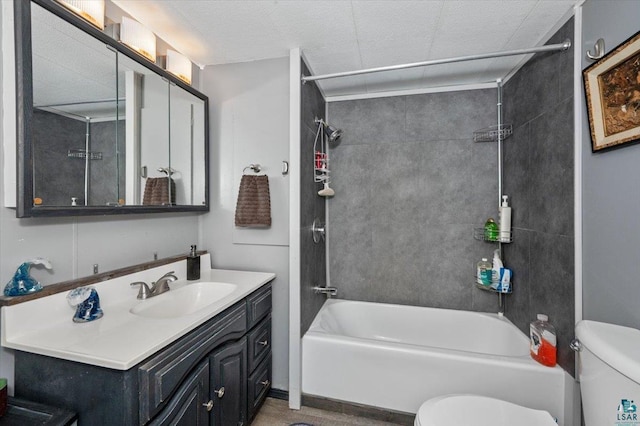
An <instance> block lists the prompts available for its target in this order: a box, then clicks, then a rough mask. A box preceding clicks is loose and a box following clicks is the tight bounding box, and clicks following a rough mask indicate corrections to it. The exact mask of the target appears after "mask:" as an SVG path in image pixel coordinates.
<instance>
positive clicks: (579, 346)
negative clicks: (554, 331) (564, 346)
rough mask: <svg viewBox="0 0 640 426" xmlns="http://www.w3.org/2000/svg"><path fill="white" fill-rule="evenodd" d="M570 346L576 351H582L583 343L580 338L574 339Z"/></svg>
mask: <svg viewBox="0 0 640 426" xmlns="http://www.w3.org/2000/svg"><path fill="white" fill-rule="evenodd" d="M569 348H571V350H572V351H574V352H580V351H581V350H582V343H581V342H580V340H578V339H573V340H572V341H571V343H569Z"/></svg>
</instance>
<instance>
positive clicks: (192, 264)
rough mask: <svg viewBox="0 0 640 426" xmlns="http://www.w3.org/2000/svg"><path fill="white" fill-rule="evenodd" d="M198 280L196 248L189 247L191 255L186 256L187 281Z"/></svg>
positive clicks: (198, 264)
mask: <svg viewBox="0 0 640 426" xmlns="http://www.w3.org/2000/svg"><path fill="white" fill-rule="evenodd" d="M199 279H200V256H198V255H197V254H196V246H195V245H193V246H191V253H189V256H187V280H190V281H193V280H199Z"/></svg>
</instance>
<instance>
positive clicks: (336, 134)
mask: <svg viewBox="0 0 640 426" xmlns="http://www.w3.org/2000/svg"><path fill="white" fill-rule="evenodd" d="M314 121H315V123H316V124H318V125H322V129H323V130H324V134H325V135H327V138H329V142H336V141H337V140H338V139H340V137H341V136H342V129H337V128H335V127H333V126H331V125H330V124H329V123H327V122H326V121H324V120H323V119H322V118H318V117H316V118H315V120H314Z"/></svg>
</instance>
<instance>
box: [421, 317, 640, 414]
mask: <svg viewBox="0 0 640 426" xmlns="http://www.w3.org/2000/svg"><path fill="white" fill-rule="evenodd" d="M576 338H577V339H576V340H575V341H574V342H572V344H571V347H572V349H574V350H576V351H577V352H578V363H579V364H578V365H579V366H580V368H579V375H580V392H581V394H582V409H583V413H584V423H585V425H586V426H603V425H612V426H613V425H616V424H625V425H627V424H629V425H634V426H635V425H638V426H640V413H636V411H637V407H636V406H637V405H640V356H639V354H640V330H636V329H635V328H629V327H622V326H618V325H613V324H606V323H601V322H595V321H580V322H579V323H578V325H577V326H576ZM636 401H637V403H636ZM514 419H518V422H517V424H518V426H547V425H548V426H557V425H556V422H555V420H554V419H553V417H552V416H551V415H550V414H549V413H548V412H546V411H540V410H534V409H532V408H527V407H523V406H521V405H517V404H512V403H510V402H506V401H502V400H499V399H495V398H489V397H484V396H479V395H445V396H440V397H437V398H432V399H430V400H428V401H427V402H425V403H424V404H422V406H420V409H419V410H418V413H417V415H416V419H415V426H458V425H474V426H512V425H513V424H514ZM567 426H568V425H567Z"/></svg>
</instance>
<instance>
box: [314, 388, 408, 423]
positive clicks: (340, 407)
mask: <svg viewBox="0 0 640 426" xmlns="http://www.w3.org/2000/svg"><path fill="white" fill-rule="evenodd" d="M302 405H303V406H306V407H312V408H319V409H321V410H326V411H333V412H336V413H343V414H350V415H352V416H358V417H366V418H369V419H373V420H378V421H383V422H390V423H395V424H398V425H408V426H412V425H413V424H414V420H415V416H416V415H415V414H411V413H404V412H400V411H393V410H387V409H383V408H378V407H371V406H368V405H362V404H355V403H351V402H345V401H338V400H335V399H330V398H323V397H319V396H313V395H302Z"/></svg>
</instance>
